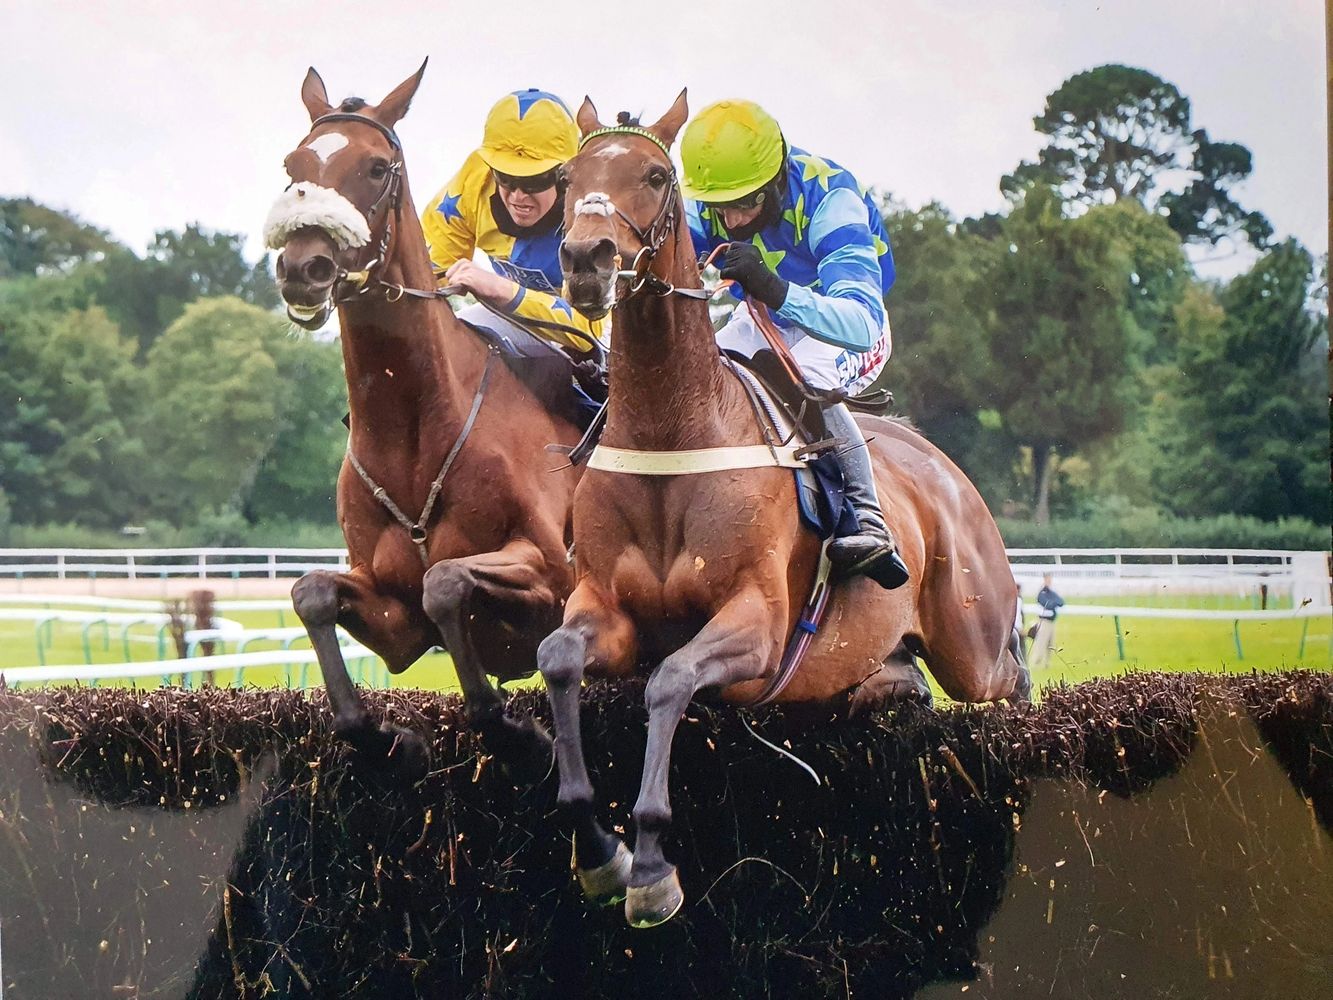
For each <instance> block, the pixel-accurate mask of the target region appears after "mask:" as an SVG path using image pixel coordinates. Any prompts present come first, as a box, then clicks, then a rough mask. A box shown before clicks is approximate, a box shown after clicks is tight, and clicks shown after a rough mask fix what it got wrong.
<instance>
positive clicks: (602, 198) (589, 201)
mask: <svg viewBox="0 0 1333 1000" xmlns="http://www.w3.org/2000/svg"><path fill="white" fill-rule="evenodd" d="M615 213H616V206H615V203H614V202H612V201H611V199H610V198H608V197H607V196H606V195H604V194H602V192H600V191H589V192H588V193H587V194H585V195H584V196H583V197H582V198H580V199H578V200H577V201H575V202H574V214H575V215H600V216H603V217H605V218H608V219H609V218H610V217H611V216H613V215H615Z"/></svg>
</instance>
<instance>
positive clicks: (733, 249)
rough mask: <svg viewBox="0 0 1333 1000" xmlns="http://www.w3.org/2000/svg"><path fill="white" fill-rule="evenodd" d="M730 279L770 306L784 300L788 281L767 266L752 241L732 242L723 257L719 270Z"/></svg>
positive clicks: (779, 306)
mask: <svg viewBox="0 0 1333 1000" xmlns="http://www.w3.org/2000/svg"><path fill="white" fill-rule="evenodd" d="M718 273H719V274H721V275H722V277H723V278H730V279H731V280H732V281H734V282H736V284H738V285H740V286H741V288H743V289H745V294H746V295H749V296H751V297H752V298H754V299H757V300H758V301H760V302H762V303H763V304H764V305H766V306H768V308H770V309H775V310H776V309H781V308H782V303H784V302H786V301H787V282H786V281H784V280H783V279H782V278H779V277H778V276H777V275H776V274H774V273H773V272H772V271H770V270H769V269H768V265H767V264H765V263H764V258H763V257H762V256H761V255H760V253H759V248H758V247H757V246H755V245H754V244H753V243H731V244H728V245H727V252H726V254H724V255H723V257H722V267H721V269H720V270H719V272H718Z"/></svg>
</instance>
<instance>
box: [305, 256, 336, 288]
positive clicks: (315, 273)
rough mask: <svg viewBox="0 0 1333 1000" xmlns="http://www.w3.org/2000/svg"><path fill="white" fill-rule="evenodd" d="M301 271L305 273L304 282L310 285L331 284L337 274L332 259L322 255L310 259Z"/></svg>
mask: <svg viewBox="0 0 1333 1000" xmlns="http://www.w3.org/2000/svg"><path fill="white" fill-rule="evenodd" d="M303 270H304V272H305V277H306V281H308V282H310V283H311V284H312V285H328V284H332V282H333V279H334V278H335V277H336V276H337V274H338V268H337V266H336V265H335V264H334V263H333V258H332V257H325V256H323V255H320V256H317V257H311V258H310V259H309V260H308V261H306V263H305V267H304V268H303Z"/></svg>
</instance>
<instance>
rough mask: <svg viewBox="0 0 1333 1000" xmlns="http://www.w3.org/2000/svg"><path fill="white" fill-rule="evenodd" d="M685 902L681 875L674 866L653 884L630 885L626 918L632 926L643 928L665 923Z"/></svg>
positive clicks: (626, 898)
mask: <svg viewBox="0 0 1333 1000" xmlns="http://www.w3.org/2000/svg"><path fill="white" fill-rule="evenodd" d="M684 904H685V892H684V890H682V889H681V887H680V877H679V876H678V875H677V874H676V869H674V868H672V869H671V871H670V872H669V873H667V875H666V876H665V877H664V878H661V879H659V880H658V881H656V882H654V883H653V884H652V885H645V886H634V885H632V886H630V887H629V891H628V892H627V893H626V895H625V920H626V921H628V923H629V925H630V926H631V927H637V928H640V929H643V928H645V927H656V926H657V925H658V924H664V923H666V922H667V921H668V920H670V919H671V918H672V917H674V916H675V915H676V914H677V913H679V912H680V908H681V907H682V906H683V905H684Z"/></svg>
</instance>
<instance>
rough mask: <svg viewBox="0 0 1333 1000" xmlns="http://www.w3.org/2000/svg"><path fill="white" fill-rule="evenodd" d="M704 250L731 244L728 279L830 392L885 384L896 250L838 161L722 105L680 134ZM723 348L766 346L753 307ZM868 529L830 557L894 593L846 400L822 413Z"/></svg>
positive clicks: (893, 573) (900, 566)
mask: <svg viewBox="0 0 1333 1000" xmlns="http://www.w3.org/2000/svg"><path fill="white" fill-rule="evenodd" d="M680 155H681V161H682V162H683V164H684V166H685V175H684V179H683V182H682V184H681V187H682V189H683V191H684V193H685V196H686V197H687V198H689V199H690V201H689V202H688V204H687V215H688V217H689V223H690V231H691V235H692V236H693V238H694V248H695V250H696V251H698V252H700V253H707V252H708V251H710V250H713V249H714V248H716V247H718V246H720V245H721V244H723V243H725V244H727V245H728V249H727V251H726V256H725V257H724V258H722V262H721V274H722V277H724V278H730V279H731V280H733V281H735V282H736V284H737V285H739V286H740V287H741V288H742V289H744V291H745V292H746V293H747V294H748V295H749V296H750V297H751V298H752V299H754V300H755V301H757V302H762V303H764V304H765V305H766V306H767V307H768V309H769V311H770V312H771V314H772V318H773V321H774V324H775V325H776V327H777V330H778V333H779V334H780V335H781V336H782V338H783V340H784V341H785V342H786V344H787V347H788V348H789V349H790V350H791V354H792V356H793V357H794V358H795V360H796V362H797V363H798V364H799V365H800V366H801V370H802V373H803V374H804V376H805V379H806V381H807V382H808V383H809V384H810V385H812V386H814V387H815V388H817V389H824V390H842V391H843V392H845V393H850V394H855V393H857V392H860V391H862V390H864V389H865V388H867V387H868V386H870V385H871V384H872V383H874V382H875V381H876V379H877V378H878V377H879V374H880V372H881V371H882V369H883V368H884V364H885V362H887V361H888V358H889V353H890V351H891V349H892V338H891V335H890V332H889V321H888V317H887V315H886V313H885V310H884V296H885V294H886V293H887V292H888V290H889V287H890V286H891V285H892V284H893V276H894V271H893V251H892V250H890V248H889V241H888V234H887V233H886V232H885V231H884V221H883V219H881V218H880V214H879V209H878V208H877V207H876V205H875V202H874V199H873V198H871V197H870V196H869V195H868V194H867V193H866V191H865V189H864V188H862V187H861V185H860V184H858V183H857V180H856V178H855V177H853V176H852V175H851V173H850V172H849V171H847V170H846V169H845V168H844V167H841V166H839V165H838V164H837V163H834V162H833V161H832V160H828V159H824V158H823V157H819V156H814V155H812V154H810V153H807V152H805V151H804V150H802V149H797V148H795V147H793V146H790V145H788V143H787V140H786V139H785V138H784V136H783V134H782V130H781V129H780V128H779V127H778V123H777V122H776V121H775V120H774V119H773V117H772V116H771V115H769V114H768V113H767V112H766V111H764V109H763V108H761V107H760V106H759V105H757V104H755V103H754V102H753V101H742V100H730V101H719V102H718V103H716V104H713V105H710V106H709V107H707V108H704V109H703V110H702V111H700V112H699V114H698V115H696V116H695V117H694V118H693V119H691V120H690V123H689V125H687V126H686V128H685V133H684V135H683V136H682V138H681V145H680ZM718 344H719V345H720V346H721V347H722V348H723V349H724V350H730V351H734V352H736V353H739V354H741V355H744V356H746V357H752V356H753V355H754V354H755V353H756V352H757V351H759V350H761V349H763V348H764V347H766V346H767V342H766V341H765V340H764V337H763V335H762V333H760V331H759V329H758V328H757V326H756V322H755V319H754V317H753V315H752V314H751V312H750V310H749V308H748V307H747V305H746V304H745V303H741V304H740V305H738V306H737V308H736V310H735V312H733V313H732V315H731V318H730V319H729V320H728V321H727V323H726V325H725V326H724V327H723V328H722V329H721V330H719V331H718ZM823 413H824V423H825V426H826V427H827V428H828V430H829V433H831V434H832V435H833V436H834V437H836V438H838V439H839V440H840V441H841V442H842V446H841V447H840V448H839V449H838V450H837V452H835V454H836V455H837V458H838V464H839V465H840V466H841V467H842V472H843V479H844V482H845V487H846V497H847V499H848V500H850V501H851V504H852V507H853V509H854V510H855V511H856V518H857V522H858V529H857V531H856V532H855V533H853V534H844V535H842V536H840V537H838V538H835V539H834V540H833V541H832V542H831V543H830V544H829V548H828V554H829V558H830V559H831V560H832V561H833V563H834V565H835V566H836V567H837V568H838V569H839V570H840V571H841V572H842V573H844V574H846V575H854V574H864V575H866V576H868V577H870V578H871V579H873V580H875V581H876V582H877V583H879V584H880V585H881V586H884V587H888V588H893V587H899V586H901V585H902V584H904V583H906V582H907V578H908V571H907V566H906V565H905V564H904V563H903V561H902V559H901V557H900V556H899V555H898V552H897V547H896V545H895V543H894V540H893V536H892V534H891V533H890V531H889V528H888V526H887V525H886V524H885V521H884V514H883V511H882V509H881V507H880V503H879V495H878V493H877V491H876V488H875V477H874V470H873V468H872V466H871V462H870V453H869V450H868V449H867V448H866V442H865V438H864V436H863V435H862V434H861V430H860V428H858V427H857V425H856V421H855V420H853V419H852V415H851V413H850V412H849V411H848V409H847V406H846V404H845V403H837V404H835V405H828V404H825V405H824V406H823Z"/></svg>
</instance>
